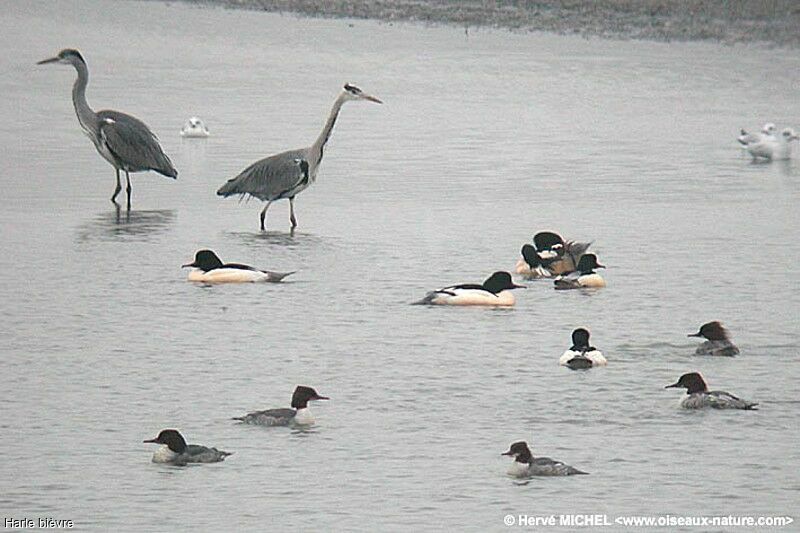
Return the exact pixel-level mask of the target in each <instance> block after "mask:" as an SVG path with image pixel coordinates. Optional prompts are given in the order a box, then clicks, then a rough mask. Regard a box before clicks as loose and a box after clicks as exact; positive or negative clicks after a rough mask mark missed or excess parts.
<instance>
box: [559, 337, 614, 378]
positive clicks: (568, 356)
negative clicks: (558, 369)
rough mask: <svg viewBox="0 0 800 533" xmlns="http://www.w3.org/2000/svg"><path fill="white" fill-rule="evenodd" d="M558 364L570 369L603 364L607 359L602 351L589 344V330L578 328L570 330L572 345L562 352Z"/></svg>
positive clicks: (606, 362)
mask: <svg viewBox="0 0 800 533" xmlns="http://www.w3.org/2000/svg"><path fill="white" fill-rule="evenodd" d="M558 364H560V365H562V366H566V367H569V368H571V369H572V370H578V369H584V368H592V367H593V366H605V365H606V364H608V361H607V360H606V358H605V357H604V356H603V352H601V351H600V350H598V349H597V348H595V347H594V346H590V345H589V331H588V330H586V329H584V328H578V329H576V330H575V331H573V332H572V346H571V347H570V348H569V349H568V350H567V351H565V352H564V354H563V355H562V356H561V358H560V359H559V360H558Z"/></svg>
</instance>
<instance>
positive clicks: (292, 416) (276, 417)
mask: <svg viewBox="0 0 800 533" xmlns="http://www.w3.org/2000/svg"><path fill="white" fill-rule="evenodd" d="M329 399H330V398H328V397H327V396H320V395H319V394H317V391H315V390H314V389H312V388H311V387H306V386H303V385H298V386H297V387H296V388H295V389H294V394H292V408H291V409H267V410H265V411H255V412H253V413H248V414H246V415H244V416H236V417H234V418H233V420H238V421H240V422H244V423H245V424H253V425H256V426H288V425H297V426H307V425H311V424H313V423H314V417H313V416H312V414H311V411H310V410H309V408H308V402H310V401H315V400H329Z"/></svg>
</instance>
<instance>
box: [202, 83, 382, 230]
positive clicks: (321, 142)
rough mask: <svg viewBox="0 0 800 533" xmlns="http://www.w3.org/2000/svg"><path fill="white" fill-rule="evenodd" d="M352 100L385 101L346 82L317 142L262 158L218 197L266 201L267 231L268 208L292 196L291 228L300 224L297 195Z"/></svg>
mask: <svg viewBox="0 0 800 533" xmlns="http://www.w3.org/2000/svg"><path fill="white" fill-rule="evenodd" d="M351 100H368V101H370V102H375V103H378V104H382V103H383V102H381V101H380V100H378V99H377V98H375V97H374V96H371V95H369V94H366V93H365V92H364V91H362V90H361V89H359V88H358V87H356V86H354V85H350V84H345V86H344V88H343V89H342V92H341V93H339V96H338V97H337V98H336V100H335V101H334V102H333V107H332V108H331V112H330V115H329V116H328V121H327V122H325V126H324V127H323V128H322V132H321V133H320V134H319V137H317V140H316V141H314V144H312V145H311V146H309V147H307V148H300V149H299V150H289V151H288V152H282V153H280V154H276V155H273V156H270V157H267V158H265V159H262V160H260V161H256V162H255V163H253V164H252V165H250V166H249V167H247V168H246V169H244V170H243V171H242V172H241V173H240V174H239V175H238V176H236V177H235V178H231V179H229V180H228V182H227V183H225V185H223V186H222V187H220V188H219V190H218V191H217V194H218V195H219V196H225V197H228V196H232V195H235V194H238V195H240V196H244V195H245V194H249V195H250V196H253V197H255V198H258V199H259V200H261V201H262V202H267V205H265V206H264V209H263V210H262V211H261V230H262V231H264V219H265V218H266V216H267V209H268V208H269V206H270V204H272V202H274V201H275V200H282V199H284V198H288V199H289V220H290V221H291V223H292V229H293V230H294V228H296V227H297V219H296V218H295V216H294V197H295V196H297V194H298V193H300V192H302V191H304V190H305V189H306V188H307V187H308V186H309V185H311V183H312V182H314V181H316V179H317V170H318V169H319V164H320V162H321V161H322V152H323V149H324V148H325V143H327V142H328V139H329V138H330V136H331V131H332V130H333V126H334V124H336V118H337V117H338V116H339V111H340V110H341V109H342V105H344V103H345V102H349V101H351Z"/></svg>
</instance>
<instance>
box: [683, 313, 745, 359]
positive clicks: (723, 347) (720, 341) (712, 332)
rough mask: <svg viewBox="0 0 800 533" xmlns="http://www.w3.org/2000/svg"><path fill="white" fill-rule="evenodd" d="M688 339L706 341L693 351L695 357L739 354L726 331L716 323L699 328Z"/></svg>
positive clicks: (709, 323)
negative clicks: (701, 338)
mask: <svg viewBox="0 0 800 533" xmlns="http://www.w3.org/2000/svg"><path fill="white" fill-rule="evenodd" d="M687 336H688V337H704V338H705V339H707V340H706V341H705V342H704V343H703V344H701V345H700V346H698V347H697V349H696V350H695V351H694V354H695V355H720V356H725V357H733V356H734V355H738V354H739V348H737V347H736V345H735V344H733V343H732V342H731V341H730V339H729V338H728V330H726V329H725V328H724V327H722V324H720V323H719V322H718V321H716V320H715V321H713V322H708V323H706V324H703V325H702V326H700V331H698V332H697V333H690V334H689V335H687Z"/></svg>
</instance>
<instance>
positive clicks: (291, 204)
mask: <svg viewBox="0 0 800 533" xmlns="http://www.w3.org/2000/svg"><path fill="white" fill-rule="evenodd" d="M289 220H290V221H291V223H292V229H294V228H296V227H297V219H296V218H294V196H291V197H289Z"/></svg>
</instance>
